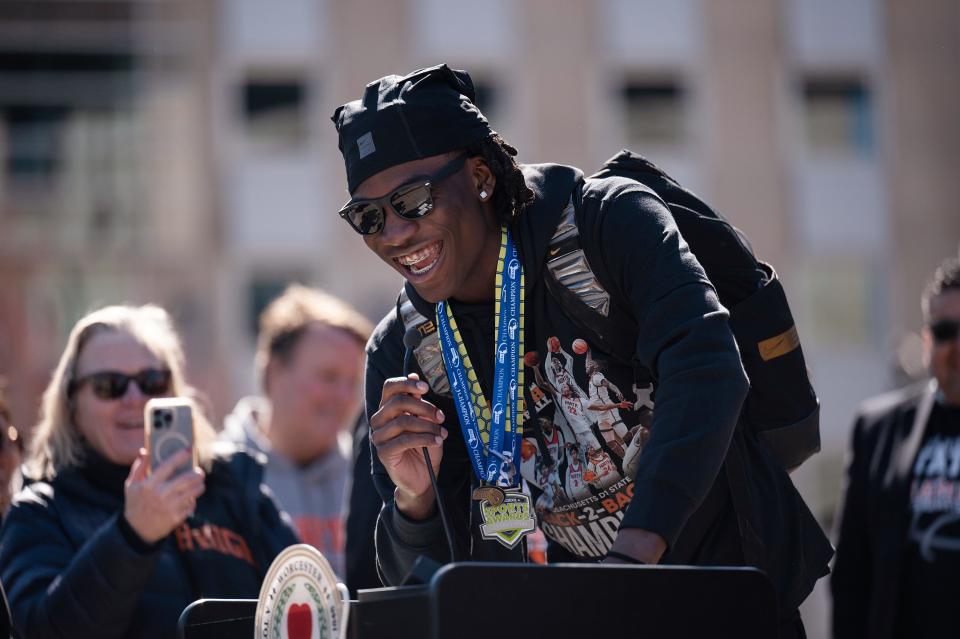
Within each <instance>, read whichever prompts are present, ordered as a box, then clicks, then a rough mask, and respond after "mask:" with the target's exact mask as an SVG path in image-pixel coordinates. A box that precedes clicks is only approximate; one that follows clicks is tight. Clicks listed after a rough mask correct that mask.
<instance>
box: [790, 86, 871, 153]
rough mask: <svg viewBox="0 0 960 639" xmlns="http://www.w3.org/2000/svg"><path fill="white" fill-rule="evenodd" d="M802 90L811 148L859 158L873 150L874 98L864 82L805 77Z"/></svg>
mask: <svg viewBox="0 0 960 639" xmlns="http://www.w3.org/2000/svg"><path fill="white" fill-rule="evenodd" d="M802 91H803V110H804V128H805V134H806V139H807V145H808V146H809V147H810V148H811V149H813V150H815V151H829V152H842V153H854V154H857V155H866V154H869V153H871V152H872V151H873V146H874V137H873V115H872V105H871V103H872V98H871V95H870V89H869V87H867V86H866V84H865V83H864V82H863V81H862V80H861V79H859V78H842V77H811V78H806V79H805V80H804V81H803V87H802Z"/></svg>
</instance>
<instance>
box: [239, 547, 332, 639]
mask: <svg viewBox="0 0 960 639" xmlns="http://www.w3.org/2000/svg"><path fill="white" fill-rule="evenodd" d="M348 598H349V594H348V593H347V591H346V588H345V586H344V585H343V584H340V583H337V578H336V575H335V574H334V572H333V570H332V569H331V568H330V563H329V562H328V561H327V560H326V558H325V557H324V556H323V555H322V554H320V551H318V550H317V549H316V548H314V547H313V546H309V545H307V544H297V545H294V546H289V547H288V548H287V549H286V550H284V551H283V552H281V553H280V554H279V555H278V556H277V558H276V559H274V560H273V563H272V564H270V570H268V571H267V576H266V578H265V579H264V580H263V584H262V585H261V586H260V597H259V600H258V602H257V614H256V617H255V629H256V630H255V633H256V634H255V635H254V638H255V639H342V638H343V637H345V636H346V630H347V599H348Z"/></svg>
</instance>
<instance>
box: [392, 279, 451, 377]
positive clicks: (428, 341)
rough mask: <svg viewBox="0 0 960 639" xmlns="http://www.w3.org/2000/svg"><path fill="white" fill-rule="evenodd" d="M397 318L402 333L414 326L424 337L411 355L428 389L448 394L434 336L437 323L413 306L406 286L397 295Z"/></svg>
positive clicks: (437, 341) (441, 359) (440, 356)
mask: <svg viewBox="0 0 960 639" xmlns="http://www.w3.org/2000/svg"><path fill="white" fill-rule="evenodd" d="M397 319H399V320H400V324H401V325H402V326H403V331H404V333H406V332H407V331H408V330H410V328H416V329H417V331H418V332H419V333H420V335H421V337H423V338H424V339H422V340H421V341H420V345H419V346H417V347H416V348H415V349H413V355H414V357H415V358H416V360H417V365H418V366H419V367H420V370H421V371H422V372H423V376H424V377H425V378H426V381H427V383H428V384H430V390H432V391H433V392H434V393H436V394H438V395H444V396H447V395H450V381H449V380H448V379H447V368H446V367H445V366H444V365H443V353H442V352H441V351H440V340H439V339H437V338H436V332H437V325H436V323H435V322H434V321H433V320H432V319H430V318H428V317H426V316H424V315H423V314H422V313H420V311H418V310H417V309H416V307H414V305H413V302H411V301H410V296H409V295H407V289H406V287H404V288H402V289H400V295H399V296H398V297H397ZM431 336H432V337H431Z"/></svg>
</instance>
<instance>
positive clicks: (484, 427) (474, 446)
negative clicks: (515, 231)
mask: <svg viewBox="0 0 960 639" xmlns="http://www.w3.org/2000/svg"><path fill="white" fill-rule="evenodd" d="M523 287H524V276H523V267H522V266H521V264H520V257H519V254H518V253H517V247H516V245H514V243H513V238H511V237H510V233H509V232H508V231H507V229H506V227H503V228H502V230H501V233H500V253H499V256H498V258H497V275H496V284H495V289H494V300H495V305H494V340H495V341H494V345H493V353H494V371H493V401H492V404H493V410H492V411H491V409H490V404H489V403H488V402H487V399H486V397H484V395H483V391H482V390H481V388H480V382H479V381H478V380H477V373H476V371H475V370H474V368H473V364H472V363H471V362H470V355H469V354H468V353H467V347H466V346H465V345H464V343H463V337H462V336H461V335H460V329H459V328H457V320H456V319H454V317H453V311H452V310H451V309H450V305H449V304H447V303H446V302H445V301H444V302H438V303H437V335H438V337H439V339H440V351H441V353H442V354H443V363H444V364H445V365H446V369H447V379H449V380H450V391H451V393H452V394H453V401H454V404H456V407H457V417H459V420H460V429H461V431H462V432H463V441H464V442H466V444H467V451H468V452H469V453H470V461H471V462H472V464H473V470H474V472H475V473H476V474H477V477H478V478H480V480H481V481H483V482H486V483H491V484H497V485H499V486H503V487H511V486H515V485H516V484H517V483H519V480H520V474H519V467H518V465H517V464H518V457H519V454H520V442H521V440H522V438H523V424H522V422H523V407H522V402H523V396H522V393H523V390H522V389H523V366H522V365H521V364H520V358H521V357H522V356H523V315H524V313H523ZM511 470H512V472H510V471H511Z"/></svg>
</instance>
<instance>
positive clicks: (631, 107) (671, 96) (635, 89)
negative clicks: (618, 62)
mask: <svg viewBox="0 0 960 639" xmlns="http://www.w3.org/2000/svg"><path fill="white" fill-rule="evenodd" d="M620 93H621V97H622V100H623V105H624V114H625V126H626V133H627V139H628V141H629V144H630V145H632V146H640V147H642V146H648V145H655V146H680V145H682V144H683V142H684V141H685V139H686V108H685V106H686V99H685V92H684V89H683V87H681V86H680V84H679V83H678V82H676V81H674V80H672V79H662V80H628V81H627V82H625V83H624V84H623V86H622V88H621V91H620Z"/></svg>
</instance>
